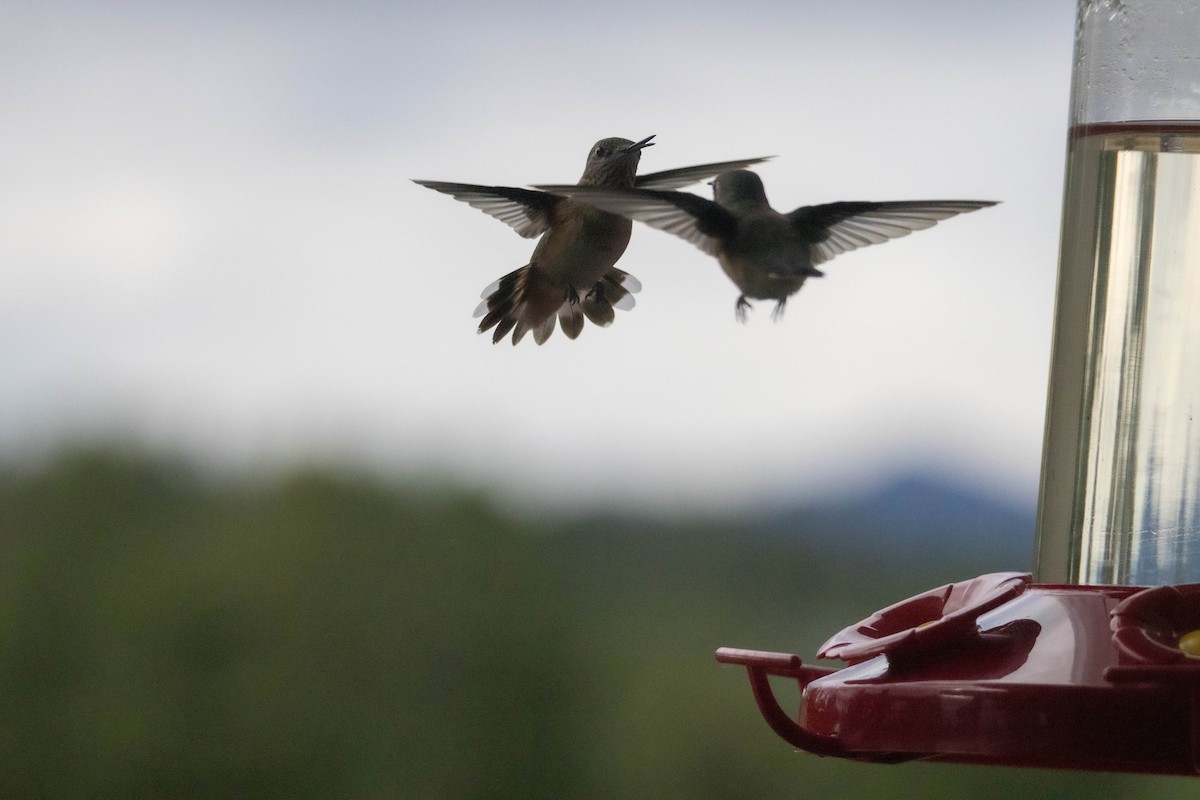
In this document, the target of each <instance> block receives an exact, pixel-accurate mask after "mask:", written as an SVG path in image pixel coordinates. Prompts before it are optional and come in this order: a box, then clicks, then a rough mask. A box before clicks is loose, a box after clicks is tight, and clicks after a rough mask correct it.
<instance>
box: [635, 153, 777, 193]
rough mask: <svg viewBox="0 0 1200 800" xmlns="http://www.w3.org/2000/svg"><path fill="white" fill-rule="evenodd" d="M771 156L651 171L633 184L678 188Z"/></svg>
mask: <svg viewBox="0 0 1200 800" xmlns="http://www.w3.org/2000/svg"><path fill="white" fill-rule="evenodd" d="M771 158H774V156H762V157H761V158H747V159H743V160H741V161H718V162H716V163H715V164H697V165H696V166H694V167H679V168H677V169H668V170H664V171H662V172H651V173H649V174H648V175H638V176H637V178H636V179H635V180H634V185H635V186H637V188H639V189H678V188H680V187H682V186H688V185H690V184H693V183H698V182H699V181H702V180H705V179H706V178H713V177H716V176H717V175H720V174H721V173H722V172H728V171H730V170H734V169H745V168H746V167H749V166H751V165H753V164H761V163H762V162H764V161H766V160H768V159H771Z"/></svg>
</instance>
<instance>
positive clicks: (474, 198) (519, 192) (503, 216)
mask: <svg viewBox="0 0 1200 800" xmlns="http://www.w3.org/2000/svg"><path fill="white" fill-rule="evenodd" d="M413 183H418V184H420V185H421V186H424V187H426V188H427V189H433V190H434V191H436V192H442V193H444V194H448V195H450V196H451V197H453V198H454V199H455V200H462V201H463V202H464V203H466V204H468V205H471V206H474V207H475V208H478V209H479V210H480V211H483V212H484V213H486V214H491V215H492V216H493V217H495V218H496V219H498V220H500V221H501V222H503V223H505V224H506V225H509V226H511V227H512V229H513V230H515V231H516V232H517V233H519V234H521V235H522V236H524V237H525V238H526V239H532V238H534V237H536V236H541V235H542V234H543V233H545V232H546V231H547V230H548V229H549V228H550V225H551V222H552V220H553V213H554V209H555V208H556V207H557V206H558V204H559V203H561V202H562V198H561V197H558V196H555V195H552V194H547V193H546V192H538V191H535V190H533V189H518V188H516V187H512V186H476V185H474V184H470V183H446V182H444V181H418V180H414V181H413Z"/></svg>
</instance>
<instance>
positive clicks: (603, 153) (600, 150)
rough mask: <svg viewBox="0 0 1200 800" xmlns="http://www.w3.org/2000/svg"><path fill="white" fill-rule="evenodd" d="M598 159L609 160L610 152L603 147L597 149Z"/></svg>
mask: <svg viewBox="0 0 1200 800" xmlns="http://www.w3.org/2000/svg"><path fill="white" fill-rule="evenodd" d="M596 158H608V150H607V149H606V148H603V147H597V148H596Z"/></svg>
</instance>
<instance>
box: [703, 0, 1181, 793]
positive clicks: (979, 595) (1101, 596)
mask: <svg viewBox="0 0 1200 800" xmlns="http://www.w3.org/2000/svg"><path fill="white" fill-rule="evenodd" d="M1196 31H1200V5H1198V4H1194V3H1178V2H1173V0H1140V1H1139V2H1133V3H1129V2H1123V3H1121V2H1116V0H1099V1H1096V0H1091V1H1089V0H1083V1H1082V2H1080V3H1079V7H1078V12H1077V19H1076V40H1075V61H1074V70H1073V80H1072V92H1071V114H1070V119H1071V126H1070V130H1069V134H1068V160H1067V170H1066V184H1065V191H1064V196H1065V201H1064V210H1063V229H1062V241H1061V250H1060V259H1059V274H1058V291H1057V300H1056V312H1055V333H1054V343H1053V352H1052V362H1051V374H1050V382H1049V391H1048V400H1047V412H1046V433H1045V440H1044V447H1043V459H1042V475H1041V487H1040V495H1039V504H1038V530H1037V567H1036V571H1037V580H1036V581H1035V580H1034V579H1033V576H1031V575H1028V574H1021V573H1015V572H1003V573H994V574H989V575H982V576H979V577H976V578H972V579H970V580H964V581H961V582H957V583H953V584H949V585H947V586H942V587H938V588H936V589H931V590H930V591H927V592H924V593H923V594H919V595H917V596H915V597H911V598H909V599H907V600H903V601H901V602H899V603H896V604H894V605H891V606H889V607H887V608H885V609H883V610H881V611H878V612H876V613H875V614H873V615H872V616H870V617H869V618H867V619H864V620H862V621H861V622H859V623H857V624H855V625H851V626H850V627H848V628H845V629H844V630H842V631H841V632H839V633H837V634H835V635H834V636H833V637H832V638H830V639H829V640H828V641H827V642H825V644H824V645H823V646H822V647H821V648H820V649H819V650H818V652H817V656H818V657H819V658H826V659H838V660H840V661H842V662H843V663H844V665H845V666H843V667H841V668H838V669H833V668H827V667H823V666H813V665H808V664H804V663H802V661H801V660H800V658H799V657H797V656H795V655H791V654H787V653H770V652H761V651H754V650H741V649H733V648H721V649H720V650H718V651H717V656H716V657H717V660H718V661H720V662H722V663H725V664H735V665H740V666H742V667H744V668H745V669H746V672H747V674H748V676H749V679H750V686H751V689H752V691H753V694H754V698H755V700H756V701H757V703H758V707H759V710H760V711H761V713H762V715H763V717H764V719H765V720H766V722H767V724H768V725H769V726H770V727H771V729H772V730H774V731H775V733H777V734H778V735H779V736H781V737H782V738H783V739H784V740H786V741H787V742H788V743H790V744H791V745H793V746H794V747H797V748H799V749H801V750H806V751H808V752H810V753H815V754H818V755H823V756H838V757H842V758H849V759H855V760H859V761H871V762H899V761H907V760H914V759H924V760H928V761H939V762H957V763H972V764H1005V765H1012V766H1027V767H1055V768H1071V769H1087V770H1107V771H1120V772H1140V773H1159V774H1174V775H1198V774H1200V234H1198V233H1197V231H1198V230H1200V218H1197V215H1200V93H1198V92H1197V90H1196V88H1195V87H1197V86H1200V59H1196V58H1194V50H1195V33H1196ZM772 677H775V678H777V679H778V678H784V679H790V680H795V681H796V682H797V684H798V685H799V687H800V690H801V692H800V701H799V708H798V709H797V710H796V713H794V714H793V713H790V712H789V711H788V710H785V709H784V708H783V707H782V706H781V705H780V703H779V701H778V699H777V698H776V696H775V694H774V692H773V690H772V685H771V678H772Z"/></svg>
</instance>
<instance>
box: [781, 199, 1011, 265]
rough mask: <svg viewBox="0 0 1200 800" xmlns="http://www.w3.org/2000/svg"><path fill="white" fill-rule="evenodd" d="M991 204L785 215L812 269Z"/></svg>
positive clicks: (856, 205) (825, 208)
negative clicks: (808, 250)
mask: <svg viewBox="0 0 1200 800" xmlns="http://www.w3.org/2000/svg"><path fill="white" fill-rule="evenodd" d="M994 205H996V203H995V202H994V201H991V200H901V201H896V202H890V203H868V202H842V203H826V204H824V205H819V206H802V207H801V208H797V209H796V210H795V211H793V212H791V213H790V214H788V218H789V219H790V220H791V221H792V224H793V225H794V226H795V227H796V228H797V229H799V230H800V231H801V233H802V234H803V235H804V236H805V238H807V239H809V240H811V241H814V242H816V244H815V245H813V258H812V263H813V265H814V266H816V265H817V264H820V263H822V262H825V261H828V260H829V259H831V258H833V257H834V256H836V255H840V254H841V253H845V252H846V251H848V250H854V249H855V248H858V247H866V246H867V245H872V244H880V243H882V242H886V241H888V240H889V239H896V238H899V237H901V236H907V235H908V234H910V233H912V232H913V231H919V230H923V229H925V228H931V227H933V226H934V225H936V224H937V223H938V222H940V221H942V220H944V219H949V218H950V217H953V216H956V215H958V214H963V213H966V212H968V211H975V210H977V209H980V208H986V207H988V206H994Z"/></svg>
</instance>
